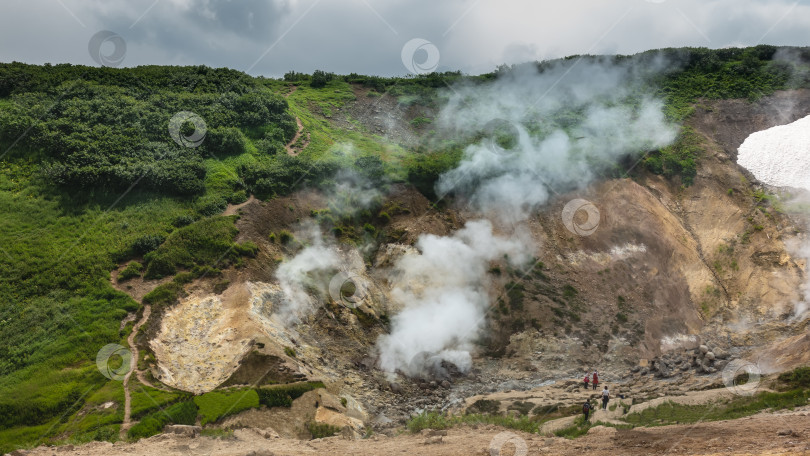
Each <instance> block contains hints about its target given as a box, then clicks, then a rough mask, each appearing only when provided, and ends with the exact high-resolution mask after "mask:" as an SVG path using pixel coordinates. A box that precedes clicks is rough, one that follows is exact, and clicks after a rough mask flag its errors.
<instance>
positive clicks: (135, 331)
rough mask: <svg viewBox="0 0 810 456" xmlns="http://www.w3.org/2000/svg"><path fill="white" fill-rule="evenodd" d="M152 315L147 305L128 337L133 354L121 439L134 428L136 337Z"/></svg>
mask: <svg viewBox="0 0 810 456" xmlns="http://www.w3.org/2000/svg"><path fill="white" fill-rule="evenodd" d="M151 313H152V306H150V305H148V304H145V305H144V306H143V316H142V317H141V319H140V321H138V323H136V324H135V326H133V327H132V332H131V333H130V334H129V337H127V345H128V346H129V351H130V352H131V353H132V356H131V358H130V360H129V372H127V375H126V376H124V422H123V423H122V424H121V432H120V433H119V437H120V438H122V439H123V438H125V437H126V435H127V431H128V430H129V428H130V426H132V422H131V420H130V416H131V412H132V397H131V395H130V393H129V378H130V377H131V376H132V373H133V372H135V371H137V370H138V346H137V345H135V336H136V335H137V334H138V330H139V329H140V328H141V326H143V324H144V323H146V321H147V320H149V315H150V314H151ZM139 378H140V377H139Z"/></svg>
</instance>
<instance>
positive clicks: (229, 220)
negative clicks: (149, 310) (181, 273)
mask: <svg viewBox="0 0 810 456" xmlns="http://www.w3.org/2000/svg"><path fill="white" fill-rule="evenodd" d="M234 219H235V216H230V217H208V218H203V219H200V220H198V221H196V222H194V223H192V224H191V225H188V226H184V227H182V228H178V229H176V230H174V232H172V234H170V235H169V237H168V238H166V241H165V242H164V243H163V244H162V245H161V246H160V247H159V248H158V249H157V250H155V251H154V252H151V253H150V254H149V256H148V257H145V258H144V259H148V261H149V264H148V265H147V267H146V274H145V275H144V277H146V278H148V279H152V278H160V277H165V276H167V275H172V274H174V273H175V272H176V270H177V268H193V267H194V266H195V265H196V266H201V265H209V266H210V265H218V264H225V265H227V263H228V260H229V258H228V257H227V254H228V253H229V252H231V251H232V246H233V240H234V238H235V237H236V234H237V229H236V227H235V226H234V223H233V222H234Z"/></svg>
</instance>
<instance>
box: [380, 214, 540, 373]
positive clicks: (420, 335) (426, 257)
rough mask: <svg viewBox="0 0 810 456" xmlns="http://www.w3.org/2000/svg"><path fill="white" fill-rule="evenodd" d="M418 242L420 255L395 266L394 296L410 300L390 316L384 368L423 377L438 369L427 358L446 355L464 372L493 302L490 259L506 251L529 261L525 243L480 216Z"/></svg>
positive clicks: (383, 342)
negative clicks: (449, 232) (429, 368)
mask: <svg viewBox="0 0 810 456" xmlns="http://www.w3.org/2000/svg"><path fill="white" fill-rule="evenodd" d="M416 247H417V249H418V250H419V251H420V254H418V255H416V254H413V255H405V256H403V257H402V258H401V259H400V260H399V261H398V262H397V264H396V266H395V267H394V271H393V274H394V277H396V279H395V285H394V288H393V290H392V292H391V297H392V299H394V300H396V301H398V302H400V303H405V304H406V305H405V307H404V309H403V310H402V311H401V312H399V313H398V314H397V315H395V316H394V317H393V318H392V320H391V323H392V331H391V334H387V335H383V336H382V337H380V339H379V341H378V347H379V349H380V367H381V368H382V369H383V370H384V371H387V372H393V371H395V370H401V371H403V372H405V373H406V374H407V375H409V376H423V375H424V374H432V373H435V372H429V373H426V372H424V370H425V368H426V366H425V362H427V359H432V360H433V362H434V363H435V362H436V361H438V360H441V359H443V360H447V361H450V362H452V363H454V364H455V365H456V366H457V367H458V368H459V369H460V370H462V371H466V370H467V369H469V367H470V366H471V363H472V361H471V358H470V354H469V351H470V349H471V342H472V340H473V339H474V338H475V337H476V336H477V335H478V332H479V331H480V329H481V327H482V325H483V324H484V315H485V312H486V310H487V308H488V307H489V302H490V297H489V295H488V290H489V289H490V287H489V281H488V278H487V270H488V266H489V263H490V262H491V261H495V260H499V259H503V257H504V255H506V256H508V258H510V259H512V260H513V261H516V262H521V261H525V259H526V251H525V249H524V244H523V242H520V241H518V240H516V239H507V238H504V237H500V236H497V235H494V234H493V232H492V225H491V224H490V222H488V221H486V220H476V221H472V222H469V223H467V225H466V226H465V227H464V228H463V229H461V230H459V231H457V232H456V233H454V234H453V235H452V236H445V237H442V236H434V235H424V236H422V237H420V238H419V240H418V242H417V243H416ZM422 353H427V354H428V356H421V357H420V354H422ZM425 358H427V359H425ZM434 367H435V366H434Z"/></svg>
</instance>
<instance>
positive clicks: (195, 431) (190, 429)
mask: <svg viewBox="0 0 810 456" xmlns="http://www.w3.org/2000/svg"><path fill="white" fill-rule="evenodd" d="M201 430H202V428H201V427H200V426H189V425H187V424H169V425H167V426H166V427H165V428H163V432H165V433H166V434H177V435H182V436H184V437H191V438H194V437H197V436H199V435H200V431H201Z"/></svg>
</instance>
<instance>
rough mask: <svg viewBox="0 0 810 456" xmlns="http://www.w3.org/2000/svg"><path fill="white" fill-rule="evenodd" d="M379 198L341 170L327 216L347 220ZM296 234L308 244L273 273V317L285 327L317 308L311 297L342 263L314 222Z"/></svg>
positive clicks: (319, 292)
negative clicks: (277, 298) (278, 295)
mask: <svg viewBox="0 0 810 456" xmlns="http://www.w3.org/2000/svg"><path fill="white" fill-rule="evenodd" d="M380 196H381V193H380V191H379V190H377V189H375V188H374V187H373V185H372V184H371V183H370V182H369V180H368V179H366V178H365V177H364V176H361V175H359V174H356V173H353V172H350V171H347V170H341V171H340V172H339V173H338V174H337V175H336V176H335V181H334V185H333V190H332V193H331V198H330V199H329V201H328V202H327V208H328V209H329V212H330V214H331V216H333V217H335V218H337V219H340V218H343V217H350V216H352V215H354V214H355V213H358V212H360V211H362V210H365V209H368V208H370V207H373V205H374V203H375V202H377V201H379V199H380ZM296 235H297V237H299V238H301V239H302V240H305V241H307V243H308V244H309V245H308V246H307V247H305V248H304V249H303V250H301V251H300V252H298V253H297V254H296V255H295V256H294V257H293V258H291V259H290V260H288V261H285V262H284V263H282V264H281V265H279V267H278V269H277V270H276V279H278V282H279V287H280V288H281V291H282V299H281V302H280V303H279V305H278V308H277V310H276V312H275V315H276V317H277V318H279V319H280V320H281V321H282V322H283V323H284V324H287V325H291V324H296V323H300V322H301V320H302V319H304V318H305V317H306V316H308V315H310V314H311V313H312V312H314V311H315V310H316V309H317V308H318V305H319V303H318V301H317V299H316V298H315V297H313V294H316V295H323V294H325V292H326V289H327V287H328V283H329V279H330V278H331V277H329V276H328V274H329V273H334V272H335V271H336V270H339V269H341V266H345V263H346V259H345V258H343V257H341V255H340V254H339V252H338V250H337V248H336V247H335V246H333V245H328V244H327V242H326V241H324V239H323V236H322V235H321V231H320V229H319V227H318V226H317V225H315V224H314V223H313V224H308V225H304V226H303V227H302V229H301V230H299V232H298V233H296ZM363 248H365V246H364V247H363Z"/></svg>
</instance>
